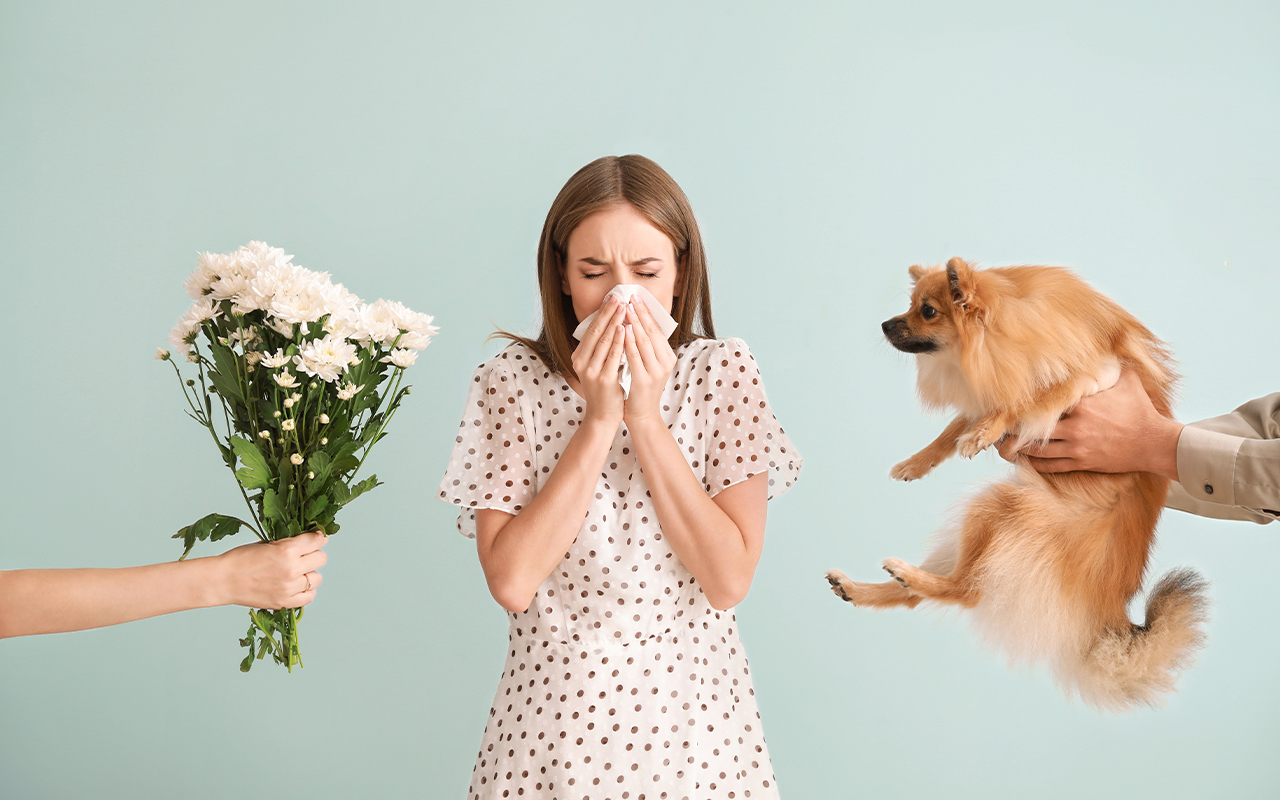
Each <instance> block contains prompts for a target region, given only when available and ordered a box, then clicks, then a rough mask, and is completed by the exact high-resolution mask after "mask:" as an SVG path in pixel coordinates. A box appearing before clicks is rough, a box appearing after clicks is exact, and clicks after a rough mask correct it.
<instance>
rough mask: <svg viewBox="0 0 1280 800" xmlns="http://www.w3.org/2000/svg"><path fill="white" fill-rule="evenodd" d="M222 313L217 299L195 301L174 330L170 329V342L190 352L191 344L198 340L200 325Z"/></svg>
mask: <svg viewBox="0 0 1280 800" xmlns="http://www.w3.org/2000/svg"><path fill="white" fill-rule="evenodd" d="M221 315H222V309H221V308H220V307H219V306H218V303H217V301H215V300H211V299H209V298H203V299H200V300H197V301H195V302H194V303H192V304H191V308H189V309H187V313H186V314H183V315H182V319H181V320H180V321H179V322H178V324H177V325H176V326H174V328H173V330H171V331H169V339H168V341H169V344H172V345H173V347H174V349H175V350H177V351H178V352H180V353H183V354H190V352H191V344H192V343H193V342H194V341H195V340H196V334H197V333H199V332H200V325H201V324H203V323H204V322H206V321H208V320H211V319H214V318H216V317H219V316H221Z"/></svg>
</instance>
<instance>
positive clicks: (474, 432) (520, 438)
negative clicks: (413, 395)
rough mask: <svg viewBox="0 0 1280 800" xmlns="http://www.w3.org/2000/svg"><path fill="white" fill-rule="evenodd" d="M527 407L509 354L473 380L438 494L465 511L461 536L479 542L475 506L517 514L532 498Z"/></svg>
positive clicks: (460, 520) (484, 366) (478, 372)
mask: <svg viewBox="0 0 1280 800" xmlns="http://www.w3.org/2000/svg"><path fill="white" fill-rule="evenodd" d="M524 403H525V398H524V397H523V393H522V392H521V391H520V389H519V388H518V387H517V386H516V378H515V373H514V372H512V370H511V369H510V367H509V366H508V365H507V363H506V358H505V354H500V355H498V356H497V357H496V358H494V359H493V360H491V361H489V362H487V363H485V364H482V365H481V366H480V367H479V368H477V369H476V371H475V373H474V374H473V375H472V376H471V387H470V389H469V391H468V392H467V407H466V409H465V410H464V411H463V412H462V423H461V424H460V425H459V426H458V437H457V439H455V440H454V445H453V455H452V456H450V458H449V468H448V469H447V470H446V471H445V474H444V480H442V481H441V482H440V490H439V494H438V495H437V496H438V497H439V498H440V499H441V500H443V501H445V502H446V503H453V504H454V505H458V506H461V507H462V512H461V513H460V514H459V515H458V532H459V533H461V534H462V535H463V536H467V537H471V538H475V535H476V514H475V510H476V509H477V508H494V509H498V510H500V511H505V512H507V513H508V514H518V513H520V510H521V509H522V508H524V507H525V506H526V505H528V504H529V501H530V500H532V499H533V495H534V465H533V448H532V447H531V445H530V442H529V436H528V433H527V427H526V424H525V420H526V419H527V416H526V414H525V413H524V410H523V406H524Z"/></svg>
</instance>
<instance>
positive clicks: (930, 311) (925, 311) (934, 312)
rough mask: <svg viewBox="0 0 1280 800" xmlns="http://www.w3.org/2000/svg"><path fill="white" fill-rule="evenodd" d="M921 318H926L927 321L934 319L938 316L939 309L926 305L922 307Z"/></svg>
mask: <svg viewBox="0 0 1280 800" xmlns="http://www.w3.org/2000/svg"><path fill="white" fill-rule="evenodd" d="M920 316H922V317H924V318H925V319H933V318H934V317H936V316H938V309H936V308H934V307H933V306H931V305H929V304H928V303H925V304H924V305H922V306H920Z"/></svg>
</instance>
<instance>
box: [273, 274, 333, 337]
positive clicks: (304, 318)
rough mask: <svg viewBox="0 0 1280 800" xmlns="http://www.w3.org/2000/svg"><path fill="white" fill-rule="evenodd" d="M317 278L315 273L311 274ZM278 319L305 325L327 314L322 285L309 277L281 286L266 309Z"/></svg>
mask: <svg viewBox="0 0 1280 800" xmlns="http://www.w3.org/2000/svg"><path fill="white" fill-rule="evenodd" d="M311 275H312V276H317V277H318V275H317V273H311ZM268 310H269V311H270V312H271V314H272V315H274V316H275V317H277V318H278V319H281V320H284V321H285V322H289V323H301V324H303V325H307V324H309V323H312V322H315V321H316V320H318V319H320V318H321V317H323V316H324V315H325V314H327V313H329V309H328V304H327V303H326V302H325V292H324V284H323V283H322V282H320V281H319V280H316V279H315V278H312V277H311V276H307V277H305V278H301V279H299V280H295V281H293V282H292V283H291V284H290V285H288V286H281V287H279V288H278V289H277V290H276V294H275V296H274V297H272V298H271V307H270V308H269V309H268Z"/></svg>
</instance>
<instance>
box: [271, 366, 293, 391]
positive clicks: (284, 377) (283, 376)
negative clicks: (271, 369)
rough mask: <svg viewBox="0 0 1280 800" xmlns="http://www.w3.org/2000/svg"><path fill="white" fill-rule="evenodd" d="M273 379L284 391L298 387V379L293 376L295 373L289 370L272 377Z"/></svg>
mask: <svg viewBox="0 0 1280 800" xmlns="http://www.w3.org/2000/svg"><path fill="white" fill-rule="evenodd" d="M271 377H272V378H273V379H274V380H275V382H276V383H278V384H279V385H280V387H281V388H283V389H292V388H293V387H295V386H297V385H298V379H297V378H295V377H294V376H293V373H292V372H289V371H288V370H285V371H284V372H281V373H280V374H278V375H272V376H271Z"/></svg>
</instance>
